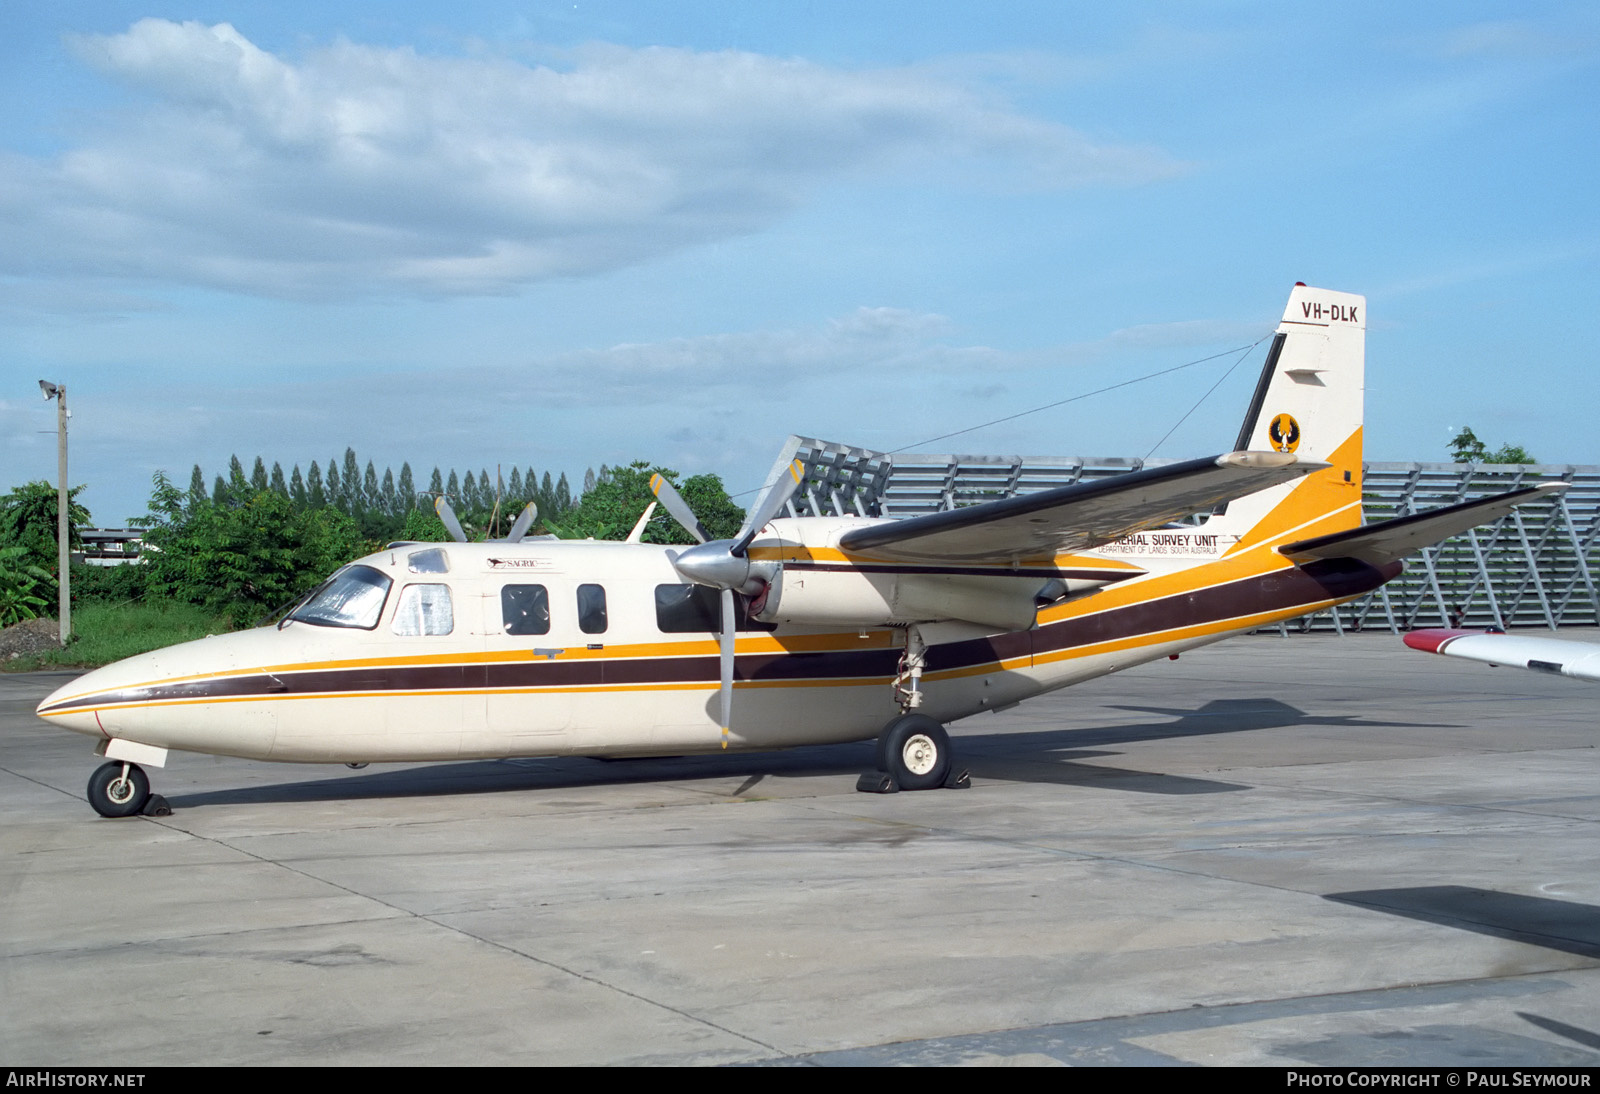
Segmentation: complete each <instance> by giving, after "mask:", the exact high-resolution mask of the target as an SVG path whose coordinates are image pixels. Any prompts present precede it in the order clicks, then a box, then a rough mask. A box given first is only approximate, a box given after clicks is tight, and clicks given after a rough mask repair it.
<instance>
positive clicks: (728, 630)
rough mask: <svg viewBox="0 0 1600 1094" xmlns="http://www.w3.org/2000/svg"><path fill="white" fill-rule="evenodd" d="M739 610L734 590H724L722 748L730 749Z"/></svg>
mask: <svg viewBox="0 0 1600 1094" xmlns="http://www.w3.org/2000/svg"><path fill="white" fill-rule="evenodd" d="M738 610H739V606H738V604H737V603H736V602H735V601H734V599H733V590H732V589H723V590H722V635H721V645H722V650H721V653H722V747H723V748H727V747H728V727H729V726H730V725H731V724H732V722H733V643H734V639H735V638H737V637H738V630H737V628H736V627H735V622H736V621H735V619H734V615H735V613H736V612H737V611H738Z"/></svg>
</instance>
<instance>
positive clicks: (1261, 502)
mask: <svg viewBox="0 0 1600 1094" xmlns="http://www.w3.org/2000/svg"><path fill="white" fill-rule="evenodd" d="M1366 332H1367V301H1366V298H1365V297H1362V296H1356V295H1354V294H1351V293H1342V292H1333V291H1331V290H1329V289H1313V288H1309V287H1307V286H1305V285H1301V284H1297V285H1295V287H1294V290H1293V291H1292V292H1290V294H1289V304H1288V306H1287V307H1286V308H1285V309H1284V312H1283V320H1282V322H1280V323H1279V324H1278V329H1277V332H1276V333H1275V334H1274V336H1273V339H1272V348H1271V350H1269V351H1268V353H1267V361H1266V365H1265V366H1264V367H1263V368H1262V371H1261V379H1260V382H1258V383H1257V384H1256V390H1255V397H1254V398H1253V399H1252V400H1251V402H1250V408H1249V411H1248V413H1247V414H1246V415H1245V420H1244V424H1243V426H1242V427H1241V429H1240V430H1239V439H1238V443H1237V444H1236V445H1235V448H1236V449H1241V450H1251V451H1257V452H1262V451H1276V452H1293V453H1294V454H1295V455H1297V456H1299V457H1300V458H1301V459H1305V460H1319V461H1322V462H1325V463H1328V464H1331V465H1332V466H1331V467H1329V468H1328V469H1327V470H1325V471H1318V472H1316V473H1315V474H1312V475H1307V476H1306V477H1305V478H1304V479H1301V480H1299V481H1298V482H1293V483H1285V484H1284V485H1282V486H1277V487H1273V488H1271V489H1269V490H1263V491H1262V492H1261V493H1259V494H1252V495H1251V496H1249V497H1247V498H1241V499H1239V500H1238V501H1236V502H1233V503H1232V504H1230V505H1229V507H1228V510H1227V512H1226V513H1225V514H1219V515H1218V516H1216V517H1214V518H1212V521H1210V522H1208V526H1214V527H1218V528H1219V530H1226V531H1229V532H1232V533H1233V534H1235V535H1238V536H1239V537H1240V540H1239V546H1240V547H1244V546H1249V545H1251V544H1254V543H1259V542H1261V541H1262V540H1265V539H1271V538H1275V537H1278V536H1281V535H1286V534H1288V533H1290V532H1293V533H1295V535H1296V536H1297V537H1301V538H1303V537H1304V536H1311V535H1322V534H1326V533H1328V532H1336V531H1342V530H1344V529H1346V528H1354V527H1357V526H1358V525H1359V524H1360V523H1361V415H1362V403H1363V395H1364V387H1365V379H1364V370H1365V363H1366V361H1365V358H1366Z"/></svg>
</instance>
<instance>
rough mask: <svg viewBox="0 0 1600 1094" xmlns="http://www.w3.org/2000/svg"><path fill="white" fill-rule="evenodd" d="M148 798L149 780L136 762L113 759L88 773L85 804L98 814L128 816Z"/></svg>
mask: <svg viewBox="0 0 1600 1094" xmlns="http://www.w3.org/2000/svg"><path fill="white" fill-rule="evenodd" d="M149 800H150V779H149V776H147V775H146V774H145V773H144V770H143V769H142V768H141V767H140V766H139V765H138V764H125V763H120V762H118V761H116V760H113V761H112V762H111V763H106V764H101V765H100V766H99V767H97V768H95V770H94V774H93V775H90V776H89V804H90V805H92V806H94V811H95V812H96V813H99V814H100V815H101V816H102V817H131V816H134V815H135V814H137V813H138V812H140V811H141V810H142V809H144V803H145V802H147V801H149Z"/></svg>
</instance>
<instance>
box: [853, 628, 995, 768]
mask: <svg viewBox="0 0 1600 1094" xmlns="http://www.w3.org/2000/svg"><path fill="white" fill-rule="evenodd" d="M927 664H928V644H927V643H926V642H924V641H923V640H922V633H921V631H920V629H919V628H917V627H916V626H915V625H913V626H910V627H907V628H906V652H905V655H904V656H903V657H901V658H900V671H899V673H898V674H896V676H895V679H894V697H895V699H896V701H897V702H898V703H899V704H900V716H899V717H898V718H895V719H894V720H892V721H891V722H890V723H889V724H888V725H886V726H884V727H883V732H882V733H881V734H879V735H878V770H877V771H869V772H867V773H866V774H864V775H862V776H861V778H859V779H857V780H856V789H857V790H862V791H867V792H869V793H874V794H893V793H894V792H895V791H897V790H932V789H934V788H935V787H939V786H948V787H968V786H971V785H972V779H971V777H970V776H969V775H968V774H967V772H966V771H965V770H964V769H957V768H956V767H955V766H954V764H953V761H952V757H951V753H950V735H949V734H948V733H946V732H945V730H944V726H942V725H940V724H939V723H938V722H936V721H934V720H933V719H932V718H930V717H928V716H927V715H926V714H916V713H913V712H914V711H915V710H916V708H917V707H919V706H921V705H922V686H921V685H922V672H923V669H925V668H926V667H927Z"/></svg>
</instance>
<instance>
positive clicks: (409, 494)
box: [394, 463, 417, 517]
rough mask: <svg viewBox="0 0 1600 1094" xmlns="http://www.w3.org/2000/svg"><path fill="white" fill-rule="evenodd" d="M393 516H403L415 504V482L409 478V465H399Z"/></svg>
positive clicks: (414, 506)
mask: <svg viewBox="0 0 1600 1094" xmlns="http://www.w3.org/2000/svg"><path fill="white" fill-rule="evenodd" d="M394 492H395V503H396V504H395V514H394V515H395V516H397V517H403V516H405V515H406V514H407V513H409V512H410V511H411V510H412V509H414V508H416V504H417V484H416V483H415V482H414V481H412V478H411V465H410V464H409V463H402V464H401V465H400V481H399V482H397V483H396V484H395V487H394Z"/></svg>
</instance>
